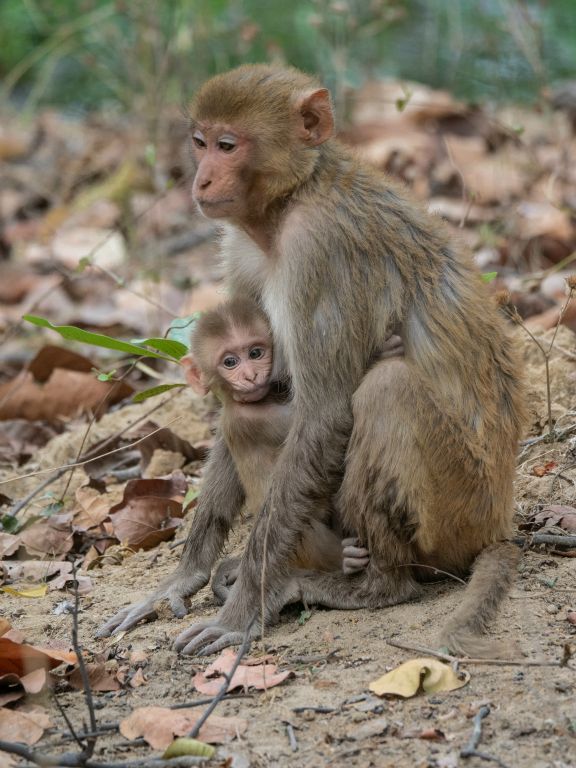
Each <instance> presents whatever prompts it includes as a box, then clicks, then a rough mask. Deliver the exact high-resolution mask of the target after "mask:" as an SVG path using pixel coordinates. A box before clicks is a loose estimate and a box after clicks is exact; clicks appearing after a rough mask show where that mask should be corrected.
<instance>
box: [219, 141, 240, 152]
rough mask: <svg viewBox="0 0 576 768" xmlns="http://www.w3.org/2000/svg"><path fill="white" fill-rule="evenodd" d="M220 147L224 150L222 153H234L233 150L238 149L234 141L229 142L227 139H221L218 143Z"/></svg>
mask: <svg viewBox="0 0 576 768" xmlns="http://www.w3.org/2000/svg"><path fill="white" fill-rule="evenodd" d="M218 147H219V148H220V149H221V150H222V152H232V150H233V149H235V148H236V144H235V143H234V142H233V141H228V140H227V139H220V141H219V142H218Z"/></svg>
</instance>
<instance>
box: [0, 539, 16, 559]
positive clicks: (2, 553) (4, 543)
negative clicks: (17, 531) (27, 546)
mask: <svg viewBox="0 0 576 768" xmlns="http://www.w3.org/2000/svg"><path fill="white" fill-rule="evenodd" d="M19 546H20V536H14V535H13V534H11V533H0V559H1V558H4V557H10V555H13V554H14V552H16V550H17V549H18V547H19Z"/></svg>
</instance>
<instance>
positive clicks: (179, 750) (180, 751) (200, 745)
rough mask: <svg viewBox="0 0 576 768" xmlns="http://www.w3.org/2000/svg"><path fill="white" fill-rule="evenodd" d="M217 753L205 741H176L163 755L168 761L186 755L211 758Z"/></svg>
mask: <svg viewBox="0 0 576 768" xmlns="http://www.w3.org/2000/svg"><path fill="white" fill-rule="evenodd" d="M215 752H216V750H215V749H214V747H211V746H210V744H205V743H204V742H203V741H197V740H196V739H175V740H174V741H173V742H172V744H170V746H169V747H168V749H167V750H166V752H164V754H163V755H162V759H163V760H168V758H170V757H184V756H185V755H191V756H193V757H207V758H211V757H213V756H214V753H215Z"/></svg>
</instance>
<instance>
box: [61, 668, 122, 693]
mask: <svg viewBox="0 0 576 768" xmlns="http://www.w3.org/2000/svg"><path fill="white" fill-rule="evenodd" d="M86 671H87V672H88V680H89V682H90V688H91V689H92V690H93V691H98V692H100V693H103V692H105V691H119V690H120V688H121V687H122V686H121V685H120V682H119V681H118V679H117V677H116V670H114V671H112V670H109V669H107V668H106V665H105V664H86ZM67 678H68V682H69V683H70V685H71V686H72V687H73V688H76V689H77V690H79V691H82V690H84V683H83V681H82V675H81V674H80V670H79V669H74V670H72V672H71V673H70V674H69V675H67Z"/></svg>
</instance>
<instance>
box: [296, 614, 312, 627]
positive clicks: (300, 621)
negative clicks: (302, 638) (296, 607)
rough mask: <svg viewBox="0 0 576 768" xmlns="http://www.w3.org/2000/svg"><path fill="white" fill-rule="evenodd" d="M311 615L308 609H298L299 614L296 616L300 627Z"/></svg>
mask: <svg viewBox="0 0 576 768" xmlns="http://www.w3.org/2000/svg"><path fill="white" fill-rule="evenodd" d="M311 616H312V613H311V612H310V611H300V616H299V617H298V624H300V626H301V627H303V626H304V624H306V622H307V621H308V619H309V618H310V617H311Z"/></svg>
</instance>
